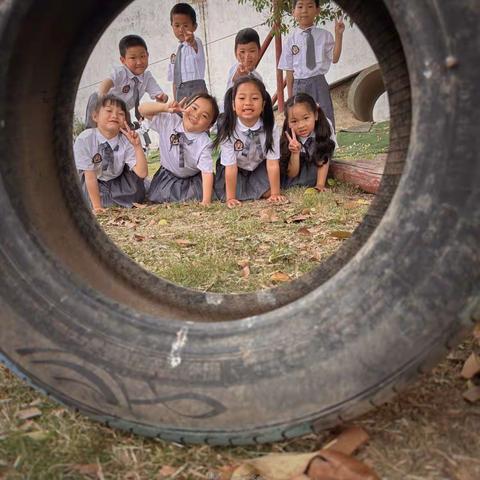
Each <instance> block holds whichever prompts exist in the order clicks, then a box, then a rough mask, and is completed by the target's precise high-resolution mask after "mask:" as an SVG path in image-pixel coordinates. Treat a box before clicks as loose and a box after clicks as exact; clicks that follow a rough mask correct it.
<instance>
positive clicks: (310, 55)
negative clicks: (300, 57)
mask: <svg viewBox="0 0 480 480" xmlns="http://www.w3.org/2000/svg"><path fill="white" fill-rule="evenodd" d="M304 33H306V35H307V59H306V60H307V68H309V69H310V70H313V69H314V68H315V67H316V65H317V60H316V58H315V40H314V39H313V35H312V29H311V28H307V30H304Z"/></svg>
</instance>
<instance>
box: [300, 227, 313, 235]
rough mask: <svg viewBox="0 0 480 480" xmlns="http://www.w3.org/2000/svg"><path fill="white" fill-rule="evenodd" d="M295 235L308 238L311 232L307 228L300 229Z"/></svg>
mask: <svg viewBox="0 0 480 480" xmlns="http://www.w3.org/2000/svg"><path fill="white" fill-rule="evenodd" d="M297 233H298V234H299V235H305V236H310V235H312V232H311V231H310V230H309V229H308V228H307V227H302V228H299V229H298V230H297Z"/></svg>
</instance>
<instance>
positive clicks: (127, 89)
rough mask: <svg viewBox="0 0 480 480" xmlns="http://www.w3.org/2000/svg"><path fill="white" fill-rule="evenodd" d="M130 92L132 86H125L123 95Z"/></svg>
mask: <svg viewBox="0 0 480 480" xmlns="http://www.w3.org/2000/svg"><path fill="white" fill-rule="evenodd" d="M129 91H130V85H125V86H124V87H123V88H122V93H128V92H129Z"/></svg>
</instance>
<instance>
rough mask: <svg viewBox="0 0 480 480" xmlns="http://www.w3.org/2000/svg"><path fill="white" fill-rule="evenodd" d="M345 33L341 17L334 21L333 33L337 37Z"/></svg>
mask: <svg viewBox="0 0 480 480" xmlns="http://www.w3.org/2000/svg"><path fill="white" fill-rule="evenodd" d="M344 31H345V23H344V22H343V15H341V16H340V17H339V18H336V19H335V33H336V34H337V35H343V32H344Z"/></svg>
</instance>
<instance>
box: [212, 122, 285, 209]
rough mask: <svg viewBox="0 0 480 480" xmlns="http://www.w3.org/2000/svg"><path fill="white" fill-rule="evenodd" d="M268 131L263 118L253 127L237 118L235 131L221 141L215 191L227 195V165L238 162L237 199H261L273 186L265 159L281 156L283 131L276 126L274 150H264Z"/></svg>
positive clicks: (219, 196) (221, 196)
mask: <svg viewBox="0 0 480 480" xmlns="http://www.w3.org/2000/svg"><path fill="white" fill-rule="evenodd" d="M265 140H266V134H265V131H264V127H263V121H262V119H259V120H258V121H257V122H256V123H255V125H253V126H252V127H247V126H245V125H244V124H243V123H242V122H241V120H240V119H237V124H236V126H235V131H234V132H233V135H232V136H231V137H230V138H229V139H227V140H225V141H224V142H222V144H221V145H220V160H219V162H217V171H216V176H215V194H216V196H217V197H218V198H219V199H220V200H225V199H226V190H225V167H226V166H229V165H237V167H238V174H237V189H236V198H237V200H240V201H243V200H258V199H260V198H262V196H263V195H264V194H265V193H266V192H267V191H268V190H270V182H269V180H268V174H267V164H266V160H277V161H278V160H279V159H280V131H279V129H278V127H277V126H276V125H275V126H274V127H273V144H272V148H273V151H272V150H269V151H268V152H266V151H265Z"/></svg>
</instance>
